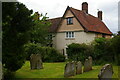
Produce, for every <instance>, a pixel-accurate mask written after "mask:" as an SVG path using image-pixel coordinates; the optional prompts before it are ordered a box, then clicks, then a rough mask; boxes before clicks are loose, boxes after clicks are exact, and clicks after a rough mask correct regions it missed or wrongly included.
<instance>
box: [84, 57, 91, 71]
mask: <svg viewBox="0 0 120 80" xmlns="http://www.w3.org/2000/svg"><path fill="white" fill-rule="evenodd" d="M90 70H92V57H91V56H89V57H88V59H86V60H85V63H84V69H83V71H84V72H88V71H90Z"/></svg>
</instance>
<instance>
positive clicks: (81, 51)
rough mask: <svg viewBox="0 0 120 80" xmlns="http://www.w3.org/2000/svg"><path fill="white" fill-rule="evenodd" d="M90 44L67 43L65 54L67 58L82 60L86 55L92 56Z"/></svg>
mask: <svg viewBox="0 0 120 80" xmlns="http://www.w3.org/2000/svg"><path fill="white" fill-rule="evenodd" d="M92 53H93V48H92V46H91V45H86V44H84V43H83V44H77V43H72V44H70V45H68V49H67V54H68V59H69V60H75V61H79V60H80V61H84V60H85V59H86V58H88V56H92Z"/></svg>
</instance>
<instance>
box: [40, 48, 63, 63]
mask: <svg viewBox="0 0 120 80" xmlns="http://www.w3.org/2000/svg"><path fill="white" fill-rule="evenodd" d="M44 50H45V52H44V53H43V54H42V55H43V61H44V62H64V61H65V56H63V55H62V54H60V53H59V52H58V51H57V50H56V49H54V48H51V47H44Z"/></svg>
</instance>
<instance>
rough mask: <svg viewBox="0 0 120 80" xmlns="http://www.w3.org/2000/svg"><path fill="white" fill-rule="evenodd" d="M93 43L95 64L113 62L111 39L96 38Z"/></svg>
mask: <svg viewBox="0 0 120 80" xmlns="http://www.w3.org/2000/svg"><path fill="white" fill-rule="evenodd" d="M93 45H94V56H93V57H94V59H95V60H94V61H95V64H102V63H106V62H114V54H113V50H112V45H111V39H105V38H97V39H95V42H94V43H93Z"/></svg>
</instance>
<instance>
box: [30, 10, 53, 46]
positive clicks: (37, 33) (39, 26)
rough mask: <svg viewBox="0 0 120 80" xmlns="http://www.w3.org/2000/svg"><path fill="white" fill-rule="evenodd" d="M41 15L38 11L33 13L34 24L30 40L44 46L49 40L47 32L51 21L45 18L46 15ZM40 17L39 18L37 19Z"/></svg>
mask: <svg viewBox="0 0 120 80" xmlns="http://www.w3.org/2000/svg"><path fill="white" fill-rule="evenodd" d="M46 15H47V14H45V16H43V15H42V14H41V15H39V14H38V12H36V13H35V14H34V15H33V18H34V19H33V22H34V26H33V27H32V30H31V42H32V43H35V44H36V43H39V44H40V45H41V46H46V45H48V44H49V43H50V42H51V40H52V39H51V38H50V37H49V36H48V35H50V34H51V33H50V32H49V27H50V25H51V23H50V22H49V21H48V20H47V19H48V17H46ZM39 18H40V19H39Z"/></svg>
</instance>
